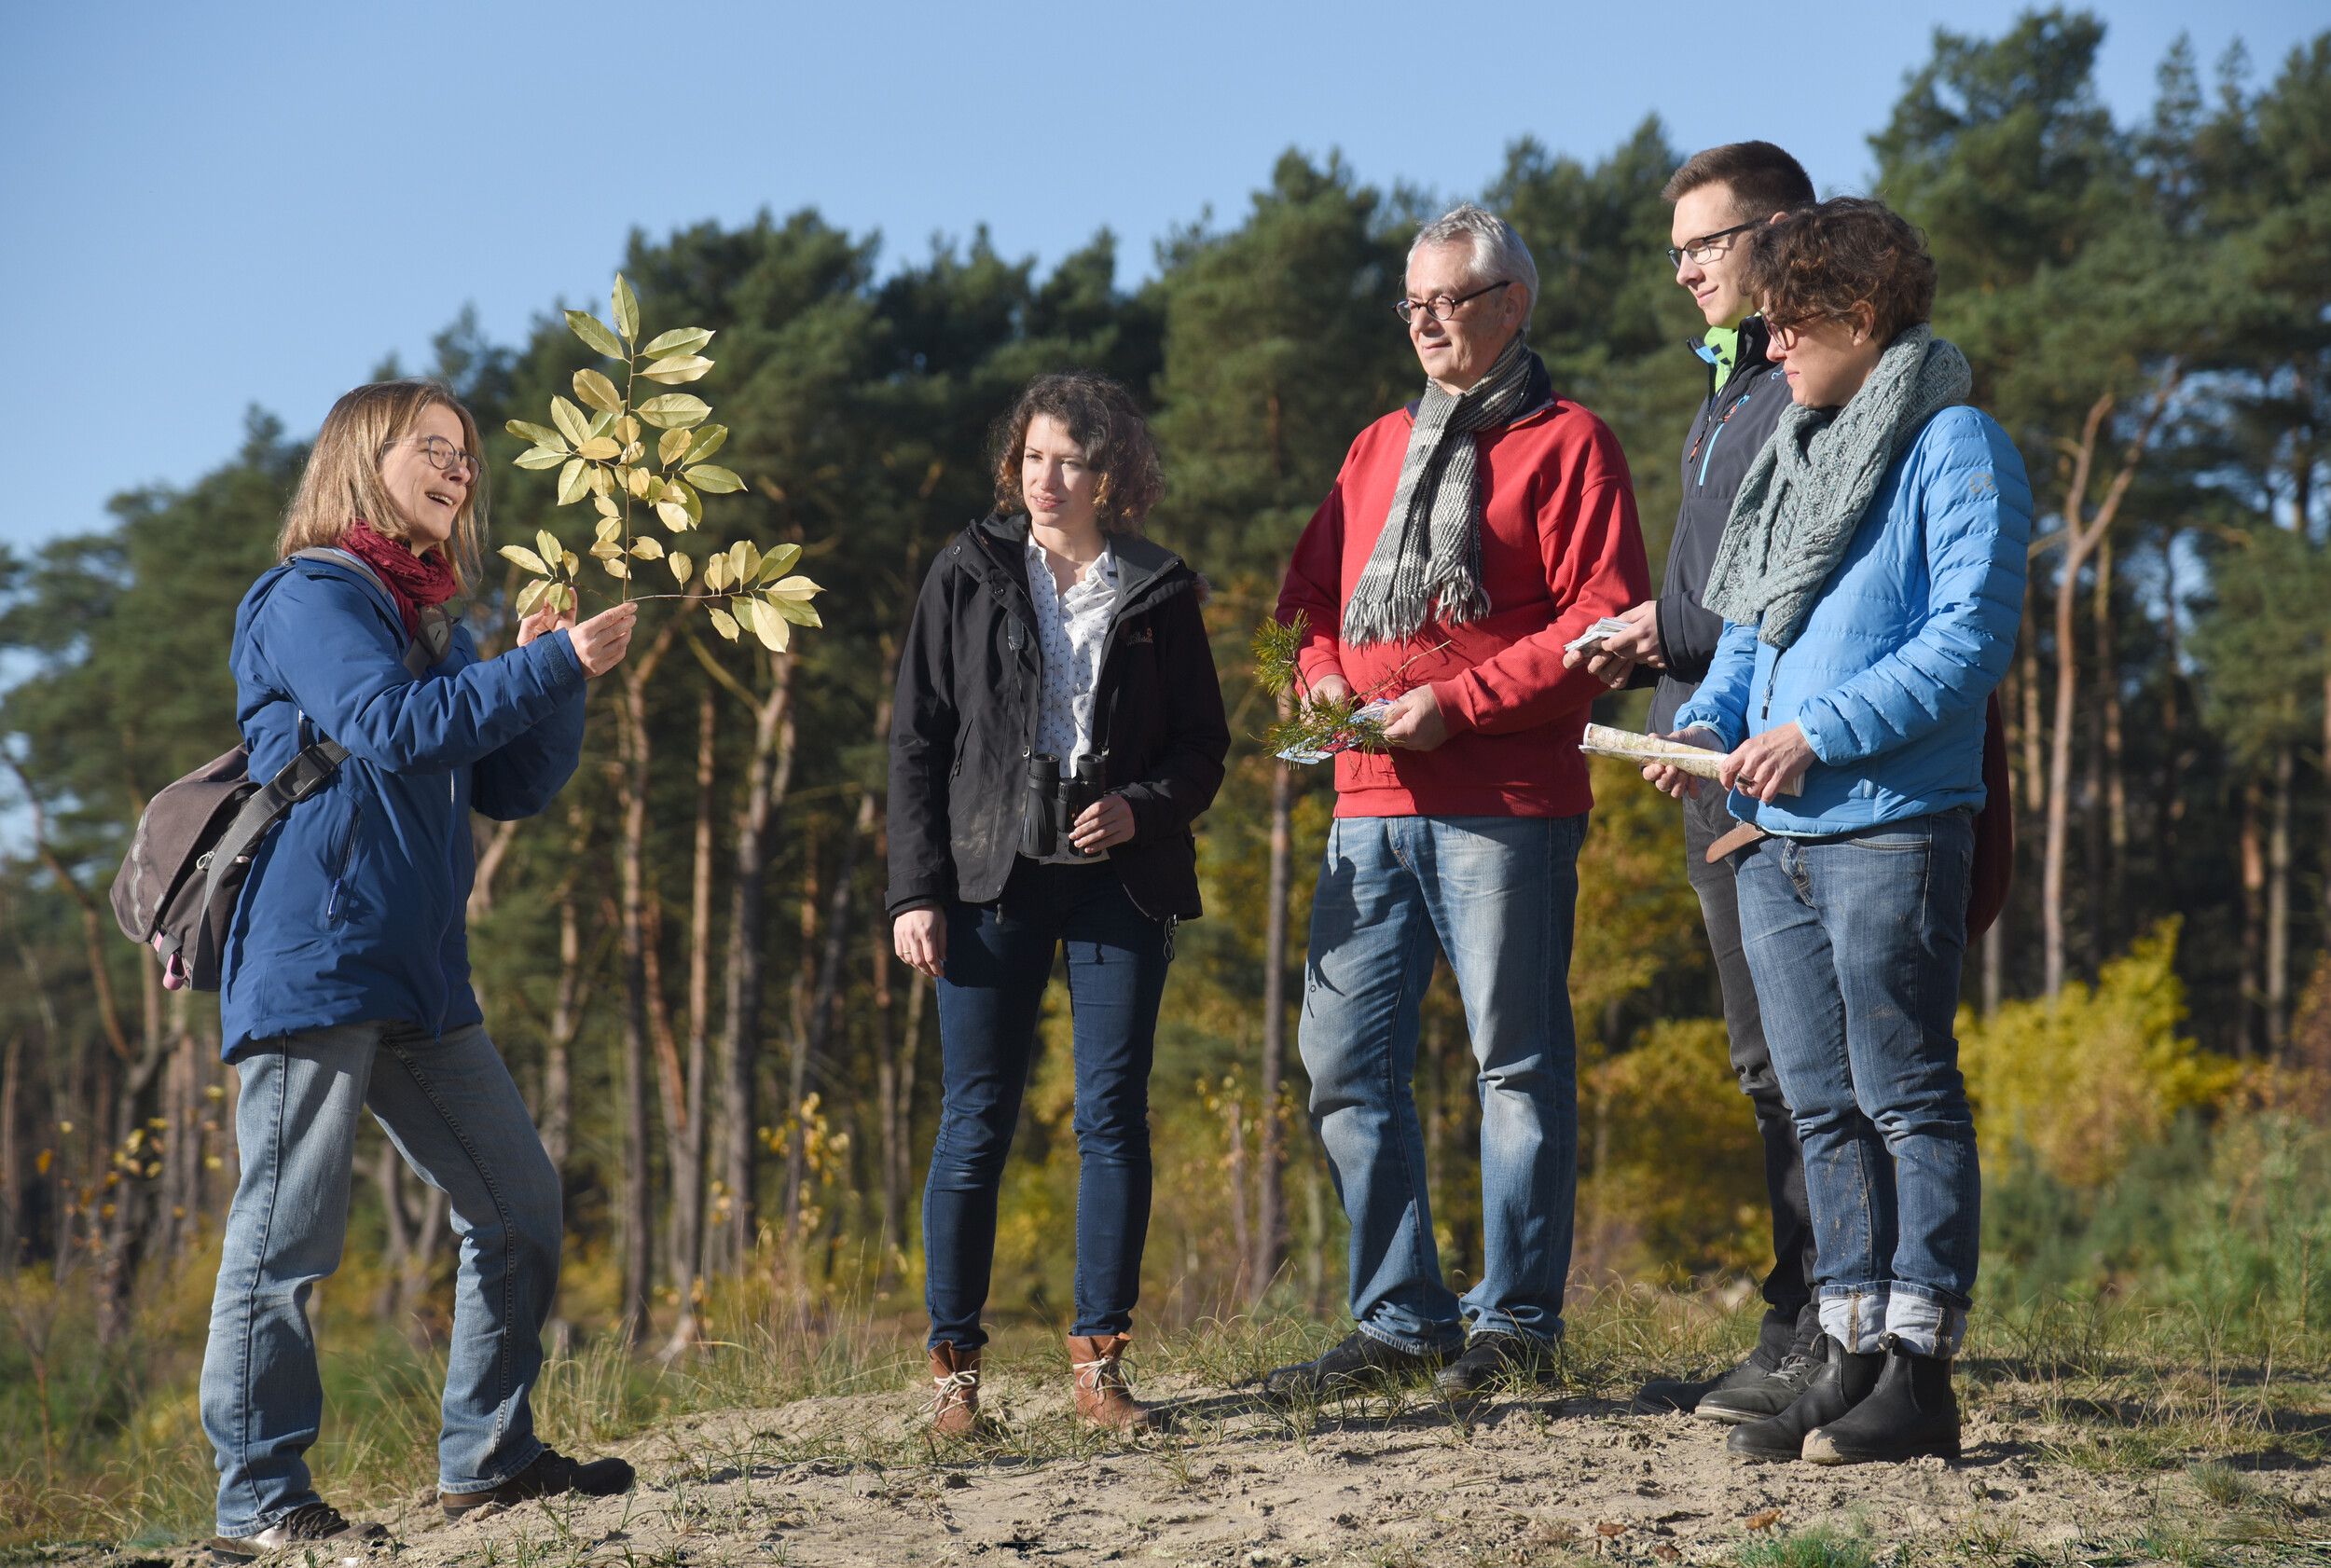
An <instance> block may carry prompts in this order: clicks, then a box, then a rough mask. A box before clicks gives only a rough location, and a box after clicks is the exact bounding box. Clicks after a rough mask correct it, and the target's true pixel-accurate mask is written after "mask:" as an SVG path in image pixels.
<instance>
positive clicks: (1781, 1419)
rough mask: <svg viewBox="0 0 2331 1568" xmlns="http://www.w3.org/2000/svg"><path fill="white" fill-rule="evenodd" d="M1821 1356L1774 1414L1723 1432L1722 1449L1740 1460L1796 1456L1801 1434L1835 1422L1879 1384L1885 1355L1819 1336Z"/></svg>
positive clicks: (1801, 1451)
mask: <svg viewBox="0 0 2331 1568" xmlns="http://www.w3.org/2000/svg"><path fill="white" fill-rule="evenodd" d="M1822 1344H1823V1346H1824V1348H1825V1351H1826V1358H1825V1359H1824V1360H1823V1361H1822V1363H1821V1368H1820V1369H1819V1370H1818V1371H1816V1372H1814V1375H1813V1380H1812V1381H1811V1382H1808V1383H1807V1384H1806V1385H1805V1392H1804V1393H1802V1394H1800V1395H1799V1396H1797V1397H1796V1398H1795V1399H1793V1400H1791V1401H1790V1403H1789V1406H1788V1408H1787V1409H1786V1410H1783V1411H1781V1412H1780V1414H1778V1415H1769V1416H1766V1417H1764V1418H1763V1419H1762V1420H1760V1421H1745V1422H1742V1423H1741V1424H1739V1425H1738V1426H1735V1427H1733V1428H1732V1429H1731V1431H1730V1432H1728V1433H1726V1434H1725V1435H1724V1449H1725V1451H1726V1452H1728V1453H1736V1454H1738V1455H1740V1456H1741V1457H1742V1458H1744V1459H1799V1458H1802V1457H1803V1455H1804V1451H1805V1434H1806V1433H1808V1432H1811V1431H1812V1430H1813V1429H1814V1427H1816V1426H1819V1425H1821V1424H1823V1423H1825V1422H1831V1421H1835V1420H1837V1419H1838V1418H1839V1417H1840V1416H1842V1415H1843V1414H1845V1412H1846V1411H1848V1410H1852V1409H1853V1408H1854V1407H1855V1405H1858V1404H1860V1403H1861V1402H1862V1401H1863V1400H1864V1399H1867V1398H1869V1395H1870V1391H1871V1390H1872V1389H1874V1388H1876V1387H1877V1386H1878V1372H1879V1369H1881V1368H1882V1367H1883V1366H1884V1365H1885V1359H1886V1358H1885V1357H1884V1356H1883V1355H1879V1354H1877V1353H1875V1352H1873V1353H1871V1354H1870V1355H1855V1354H1854V1353H1852V1352H1851V1351H1848V1350H1847V1349H1846V1348H1845V1347H1844V1346H1843V1345H1841V1344H1840V1343H1838V1341H1835V1340H1833V1339H1829V1338H1828V1337H1826V1336H1825V1337H1824V1338H1823V1340H1822Z"/></svg>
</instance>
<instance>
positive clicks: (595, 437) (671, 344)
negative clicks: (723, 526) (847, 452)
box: [502, 275, 824, 653]
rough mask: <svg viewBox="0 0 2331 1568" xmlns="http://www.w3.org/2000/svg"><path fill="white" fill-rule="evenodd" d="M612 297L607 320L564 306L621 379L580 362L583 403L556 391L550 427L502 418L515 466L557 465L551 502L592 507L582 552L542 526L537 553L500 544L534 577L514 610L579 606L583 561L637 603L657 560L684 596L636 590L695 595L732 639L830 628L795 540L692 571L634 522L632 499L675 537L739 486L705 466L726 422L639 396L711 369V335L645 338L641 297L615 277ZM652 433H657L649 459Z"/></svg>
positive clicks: (689, 332) (739, 551)
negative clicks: (641, 580)
mask: <svg viewBox="0 0 2331 1568" xmlns="http://www.w3.org/2000/svg"><path fill="white" fill-rule="evenodd" d="M611 302H612V304H613V307H614V310H613V314H614V325H613V326H610V325H609V324H608V323H605V322H602V321H600V319H599V318H598V317H597V316H595V315H592V314H591V313H590V312H589V311H587V310H569V311H568V312H567V313H566V315H567V326H568V328H569V329H570V330H572V332H573V334H574V335H575V337H579V338H581V339H582V340H583V342H584V343H585V344H586V346H587V347H589V348H591V349H593V350H595V351H598V352H600V353H601V354H603V355H605V356H607V357H608V358H610V359H613V360H617V361H620V362H621V363H622V364H623V377H624V384H623V385H622V386H621V387H617V386H616V385H615V383H614V378H611V377H609V376H608V375H607V374H606V373H605V372H603V371H600V370H593V369H584V370H578V371H576V372H575V373H574V397H575V399H576V400H579V401H571V400H569V399H568V398H565V397H553V398H552V399H551V400H550V418H551V423H550V424H547V425H541V424H535V423H532V422H531V421H530V420H511V421H510V422H509V427H508V428H509V431H510V433H511V434H513V435H518V436H523V437H525V438H526V439H527V440H529V441H531V442H532V443H533V445H532V446H531V447H528V448H527V449H526V450H525V451H524V452H523V453H521V454H519V456H518V459H517V465H518V466H519V467H520V468H527V469H539V470H548V469H553V468H555V469H557V470H558V471H559V505H561V506H572V505H574V504H575V503H577V502H581V501H583V500H585V499H586V498H588V499H589V501H590V503H591V509H592V510H593V511H594V512H596V513H597V514H598V521H597V522H596V523H595V524H594V525H593V531H594V533H595V534H596V536H597V537H596V539H595V542H594V543H592V544H591V545H590V547H589V548H588V549H586V550H585V551H583V552H582V553H581V554H580V555H578V554H577V553H576V552H575V551H573V550H571V549H568V548H567V547H566V545H565V544H563V543H560V541H559V537H558V535H556V534H554V533H552V532H551V531H550V530H548V529H543V530H538V531H537V532H536V533H535V535H534V547H533V548H532V549H529V548H527V547H526V546H525V545H523V544H505V545H503V547H502V554H503V557H504V558H506V559H508V560H509V561H511V562H512V563H513V564H515V565H516V566H517V567H518V569H519V570H520V571H528V572H531V573H532V574H533V575H534V577H535V578H536V581H534V582H532V583H530V584H528V585H526V586H525V587H524V588H522V589H521V590H519V593H518V597H517V612H518V614H519V615H521V616H524V615H528V614H531V613H532V612H534V611H535V610H537V609H539V608H542V607H545V606H547V607H549V608H552V609H556V610H565V611H573V610H577V609H578V607H579V601H580V593H581V588H582V573H583V557H584V556H588V557H591V558H592V559H594V560H596V561H598V562H599V564H600V570H601V571H604V572H606V573H607V575H609V576H610V577H613V578H614V579H615V580H616V583H617V584H618V585H619V586H618V588H617V597H618V598H625V599H629V598H632V597H633V595H632V593H631V571H632V568H633V566H634V565H635V564H637V563H643V562H650V561H657V560H660V561H662V562H663V563H664V567H665V570H666V571H669V572H670V573H671V575H672V580H673V581H674V582H675V583H677V584H678V585H680V589H681V591H680V592H678V593H671V594H641V595H639V596H638V597H639V598H641V599H665V598H678V599H691V598H693V599H696V600H698V601H699V602H701V603H703V605H704V607H705V612H706V613H707V614H708V615H709V616H710V618H711V622H712V626H713V629H714V630H716V631H718V632H719V633H720V634H721V636H723V637H724V638H725V639H727V640H729V641H731V642H734V641H736V640H738V637H739V636H740V635H741V634H742V633H743V632H745V631H751V632H752V634H753V635H754V636H755V637H757V638H759V639H760V640H761V642H762V643H763V644H764V645H765V646H766V647H767V648H769V649H771V650H772V651H774V652H777V653H783V652H784V651H785V649H786V648H787V647H788V646H789V645H790V644H791V642H792V640H793V627H795V626H823V625H824V622H823V621H822V620H821V619H820V618H819V615H818V611H817V607H816V606H815V605H813V604H812V603H811V602H810V601H811V600H812V599H814V598H816V597H817V596H818V595H819V594H821V593H822V592H823V591H824V590H823V589H822V588H821V587H820V586H819V585H817V584H816V583H814V582H812V581H811V580H810V579H808V578H807V577H804V576H799V575H796V574H794V573H793V566H794V564H795V563H796V562H798V561H799V560H800V559H801V546H800V545H798V544H780V545H779V546H777V547H776V548H775V549H772V550H770V551H769V552H767V553H766V555H765V554H763V553H762V551H761V550H760V548H759V547H758V546H756V545H755V544H753V543H752V542H751V541H750V540H739V541H738V542H737V543H734V544H732V545H730V546H729V547H728V548H727V549H725V550H719V551H714V552H712V553H710V554H709V555H707V556H705V557H703V560H702V569H701V571H699V570H698V562H697V557H694V556H691V555H690V554H689V553H688V552H687V551H685V550H683V549H682V548H680V547H679V545H678V544H676V543H675V544H673V545H671V546H667V545H666V544H665V543H664V541H663V540H661V539H658V538H657V537H655V535H654V534H652V533H647V532H645V531H643V530H641V528H638V527H635V525H634V522H633V518H634V516H635V514H634V507H635V506H637V507H639V508H641V509H643V510H644V511H645V512H646V513H647V514H648V515H649V516H654V518H655V521H656V522H657V523H659V524H660V525H662V527H663V529H664V530H665V532H666V533H668V534H669V535H671V536H673V537H674V538H675V539H676V540H677V539H679V538H680V536H683V535H685V534H686V533H688V532H690V531H691V530H694V529H696V528H697V527H698V526H699V525H700V524H701V523H702V522H703V521H704V497H705V496H708V495H728V494H732V493H734V492H736V491H738V490H741V489H743V488H745V482H744V480H743V479H742V478H740V477H738V475H737V474H736V473H734V472H733V471H731V470H729V469H726V468H723V467H721V466H720V465H719V464H717V463H714V462H712V461H710V459H711V457H712V456H713V455H714V454H715V453H717V452H718V451H719V450H720V449H721V447H722V445H723V444H724V443H725V442H726V441H727V439H728V428H727V427H726V426H725V425H718V424H713V423H711V422H710V420H711V416H712V409H711V406H710V405H709V404H707V403H706V402H705V401H704V399H702V398H700V397H697V396H696V395H695V394H694V393H691V392H657V393H655V395H653V396H647V397H642V396H641V395H640V394H641V392H643V391H652V390H653V388H654V387H655V386H657V385H661V386H681V385H685V384H687V383H689V382H692V381H697V380H700V379H702V378H703V377H704V376H705V374H706V373H707V372H708V371H710V369H711V368H712V363H713V362H712V361H711V360H710V358H708V357H707V356H706V355H705V353H704V352H703V351H704V350H705V349H706V348H708V347H710V344H711V341H712V336H713V335H712V334H711V333H710V331H708V330H706V329H705V328H703V327H694V326H684V327H674V328H673V329H672V330H670V331H669V332H664V333H659V334H657V335H656V336H655V337H651V338H649V339H648V340H647V341H646V342H645V343H641V342H640V333H641V326H640V302H639V298H638V296H636V295H634V294H633V293H632V290H631V285H630V284H629V283H628V282H625V281H624V280H623V278H622V277H621V276H620V275H618V276H617V277H616V279H615V287H614V295H613V296H612V301H611ZM642 382H645V383H648V385H647V387H645V388H643V387H642V386H641V383H642ZM586 409H587V410H588V412H586ZM650 429H655V430H658V431H661V432H662V434H661V435H659V436H657V437H656V440H655V449H654V455H653V457H652V458H651V457H650V453H649V447H648V444H647V439H646V437H647V433H648V431H649V430H650ZM692 580H693V582H692Z"/></svg>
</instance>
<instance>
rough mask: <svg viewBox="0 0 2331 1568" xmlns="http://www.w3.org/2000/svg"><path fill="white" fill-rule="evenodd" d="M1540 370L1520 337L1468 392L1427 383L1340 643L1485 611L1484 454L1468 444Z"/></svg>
mask: <svg viewBox="0 0 2331 1568" xmlns="http://www.w3.org/2000/svg"><path fill="white" fill-rule="evenodd" d="M1537 367H1538V356H1537V355H1536V354H1534V353H1532V352H1531V351H1529V350H1528V349H1527V348H1525V347H1524V345H1523V342H1522V337H1521V334H1519V333H1516V334H1515V335H1514V337H1513V341H1512V342H1510V343H1509V344H1507V345H1506V347H1505V351H1504V352H1502V353H1500V354H1499V355H1498V356H1497V361H1496V363H1494V364H1491V365H1490V367H1489V373H1488V374H1487V375H1485V376H1483V378H1481V379H1480V380H1478V381H1476V382H1474V383H1473V384H1472V385H1471V386H1469V387H1468V388H1466V389H1465V391H1464V392H1459V393H1456V394H1455V395H1452V394H1450V393H1448V392H1443V391H1441V389H1440V388H1439V387H1437V386H1435V385H1433V384H1432V383H1431V382H1429V381H1428V382H1426V383H1425V397H1424V401H1423V402H1421V403H1419V404H1418V405H1417V406H1416V424H1415V428H1414V429H1413V430H1411V431H1410V432H1409V435H1408V452H1407V454H1406V455H1405V456H1404V457H1402V458H1401V460H1400V488H1399V489H1397V490H1395V491H1394V492H1393V495H1392V510H1391V511H1390V512H1388V513H1386V515H1385V519H1384V531H1383V532H1381V533H1379V534H1377V535H1376V544H1375V548H1374V549H1373V550H1372V551H1370V552H1369V555H1368V564H1367V566H1366V567H1365V568H1363V569H1362V570H1361V571H1360V574H1359V582H1358V583H1355V584H1354V585H1352V597H1351V598H1350V599H1348V600H1347V601H1345V605H1344V640H1345V642H1347V643H1351V644H1354V645H1359V644H1362V643H1369V642H1397V641H1399V640H1401V639H1403V638H1409V637H1414V636H1415V635H1416V634H1417V633H1418V632H1420V631H1422V630H1423V629H1424V627H1425V622H1426V620H1427V618H1428V617H1429V616H1431V615H1432V614H1434V613H1435V612H1436V611H1437V612H1438V613H1439V615H1440V618H1441V624H1442V625H1444V626H1457V625H1460V624H1462V623H1464V622H1467V621H1473V620H1479V619H1480V618H1481V617H1482V616H1483V615H1485V614H1487V613H1488V612H1489V598H1488V596H1487V595H1486V594H1484V593H1483V592H1482V501H1481V485H1480V483H1479V475H1478V470H1479V466H1480V461H1481V456H1480V451H1479V449H1478V447H1476V445H1475V443H1474V442H1473V441H1472V440H1471V439H1469V437H1470V436H1471V434H1472V433H1473V432H1474V431H1477V430H1488V429H1491V428H1493V427H1495V426H1497V425H1501V424H1504V423H1506V422H1507V421H1508V420H1511V419H1512V418H1513V417H1514V415H1516V414H1518V413H1519V412H1521V408H1522V399H1523V397H1524V395H1525V394H1526V392H1527V391H1528V388H1529V384H1530V373H1531V372H1532V371H1533V370H1535V369H1536V368H1537Z"/></svg>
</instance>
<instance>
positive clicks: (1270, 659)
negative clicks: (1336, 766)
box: [1250, 611, 1392, 756]
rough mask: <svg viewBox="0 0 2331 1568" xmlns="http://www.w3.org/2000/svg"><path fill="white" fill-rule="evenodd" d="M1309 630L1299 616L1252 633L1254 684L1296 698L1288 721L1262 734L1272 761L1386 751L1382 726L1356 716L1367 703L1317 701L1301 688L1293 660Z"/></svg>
mask: <svg viewBox="0 0 2331 1568" xmlns="http://www.w3.org/2000/svg"><path fill="white" fill-rule="evenodd" d="M1309 625H1310V617H1309V616H1308V615H1306V614H1304V613H1303V612H1301V611H1298V612H1296V613H1295V618H1294V619H1293V620H1292V621H1277V620H1271V621H1265V622H1263V623H1262V625H1261V626H1257V627H1256V628H1255V634H1254V641H1253V643H1252V644H1251V645H1250V646H1251V648H1252V650H1253V653H1254V672H1255V684H1257V685H1259V686H1261V687H1262V690H1263V691H1264V692H1265V693H1267V694H1268V695H1271V696H1274V697H1282V696H1285V695H1287V694H1288V693H1290V692H1292V693H1294V694H1295V698H1296V700H1295V702H1294V704H1293V705H1292V707H1291V708H1290V710H1289V711H1288V714H1287V716H1286V717H1285V718H1283V719H1281V720H1280V721H1279V722H1277V723H1276V724H1273V725H1272V726H1271V727H1270V728H1269V729H1267V730H1265V731H1263V732H1262V744H1263V746H1264V747H1265V748H1267V749H1268V750H1270V751H1271V753H1272V754H1273V755H1274V756H1276V755H1279V754H1282V753H1286V752H1292V753H1294V754H1296V755H1298V756H1303V755H1310V754H1315V753H1316V754H1318V755H1326V754H1329V753H1332V752H1336V751H1385V750H1390V749H1391V744H1392V743H1391V742H1390V741H1388V740H1386V738H1385V734H1384V721H1383V720H1381V719H1378V718H1375V717H1374V716H1372V715H1367V716H1363V715H1362V714H1361V712H1360V709H1361V708H1366V707H1367V706H1368V702H1367V700H1366V699H1365V698H1362V697H1358V696H1350V697H1334V698H1327V697H1320V696H1317V695H1314V694H1313V693H1311V692H1309V691H1307V690H1305V689H1304V686H1305V682H1304V681H1303V674H1302V671H1301V670H1300V669H1299V668H1298V667H1297V663H1296V655H1297V653H1299V652H1300V651H1301V650H1302V648H1303V632H1304V631H1305V630H1306V629H1307V628H1308V626H1309Z"/></svg>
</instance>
